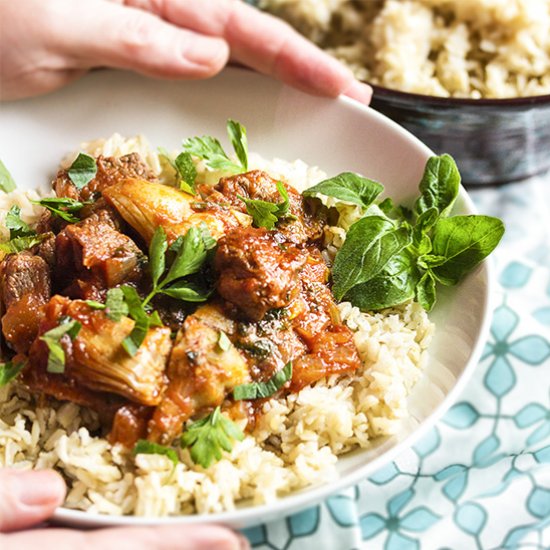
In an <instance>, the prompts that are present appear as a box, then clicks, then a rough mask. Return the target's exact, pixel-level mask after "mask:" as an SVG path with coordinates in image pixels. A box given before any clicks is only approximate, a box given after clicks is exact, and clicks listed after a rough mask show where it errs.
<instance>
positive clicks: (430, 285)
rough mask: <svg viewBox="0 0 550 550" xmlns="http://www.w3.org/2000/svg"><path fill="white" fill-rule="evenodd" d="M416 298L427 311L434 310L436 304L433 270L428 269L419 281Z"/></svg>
mask: <svg viewBox="0 0 550 550" xmlns="http://www.w3.org/2000/svg"><path fill="white" fill-rule="evenodd" d="M416 300H417V302H418V303H419V304H420V305H421V306H422V307H423V308H424V309H425V310H426V311H431V310H432V308H433V306H434V304H435V279H434V276H433V275H432V272H431V271H426V272H425V273H424V275H422V277H421V278H420V280H419V281H418V284H417V285H416Z"/></svg>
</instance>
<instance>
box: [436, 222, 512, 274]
mask: <svg viewBox="0 0 550 550" xmlns="http://www.w3.org/2000/svg"><path fill="white" fill-rule="evenodd" d="M503 235H504V224H503V223H502V221H501V220H499V219H498V218H493V217H490V216H454V217H452V218H444V219H440V220H439V221H438V222H437V223H436V225H435V227H434V230H433V237H432V245H433V250H432V253H433V254H434V255H435V256H444V257H445V258H447V261H446V262H445V263H443V264H441V265H438V266H435V267H434V268H433V275H434V276H435V277H436V278H437V279H438V280H439V281H440V282H443V283H444V284H445V282H446V283H447V284H448V283H451V284H456V283H457V282H458V281H459V280H460V279H461V278H462V277H464V276H465V275H466V274H467V273H469V272H470V271H471V270H472V269H474V267H476V266H477V265H478V264H479V263H480V262H481V261H482V260H483V259H484V258H486V257H487V256H488V255H489V254H490V253H491V252H492V251H493V250H494V249H495V248H496V246H497V245H498V243H499V242H500V239H501V238H502V236H503Z"/></svg>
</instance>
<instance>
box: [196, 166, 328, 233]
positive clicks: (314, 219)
mask: <svg viewBox="0 0 550 550" xmlns="http://www.w3.org/2000/svg"><path fill="white" fill-rule="evenodd" d="M277 182H278V180H276V179H273V178H272V177H271V176H269V174H267V173H265V172H262V171H261V170H254V171H252V172H246V173H245V174H238V175H236V176H231V177H228V178H222V179H220V181H219V183H218V184H217V185H216V186H215V187H214V188H210V187H208V186H206V185H202V186H200V187H199V191H200V193H201V194H202V195H203V196H204V197H205V199H206V200H210V201H213V202H218V203H229V204H230V205H231V206H232V207H233V208H235V209H237V210H240V211H241V212H246V205H245V204H244V202H243V201H242V200H241V199H240V198H239V196H241V197H245V198H249V199H255V200H262V201H266V202H272V203H280V202H282V201H283V198H282V197H281V194H280V193H279V190H278V189H277ZM281 183H282V184H283V185H284V187H285V189H286V191H287V193H288V199H289V213H290V214H292V215H293V216H294V217H295V219H288V220H284V219H283V220H281V221H280V222H279V223H278V225H277V229H278V230H279V231H280V232H282V233H283V234H284V235H285V237H286V239H287V240H289V241H291V242H294V243H296V244H298V243H304V242H306V241H312V240H313V241H314V240H318V239H320V238H321V237H322V234H323V226H324V219H323V216H322V215H321V212H314V211H313V209H314V208H317V207H318V204H316V203H315V202H311V201H306V200H304V198H303V197H302V196H301V195H300V193H298V191H296V189H294V187H292V186H291V185H288V184H286V183H285V182H281Z"/></svg>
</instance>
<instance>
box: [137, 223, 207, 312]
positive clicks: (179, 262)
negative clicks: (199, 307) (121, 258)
mask: <svg viewBox="0 0 550 550" xmlns="http://www.w3.org/2000/svg"><path fill="white" fill-rule="evenodd" d="M215 246H216V240H215V239H213V238H212V235H210V232H209V231H208V228H207V227H206V225H204V224H202V225H201V226H200V227H191V228H190V229H189V230H188V231H187V233H186V234H185V235H184V236H183V237H178V239H176V241H174V243H173V244H172V246H171V247H170V251H171V252H175V257H174V259H173V260H172V262H171V264H170V266H169V268H168V272H167V273H166V274H165V275H164V277H162V276H163V274H164V272H165V271H166V251H167V250H168V243H167V240H166V233H165V232H164V229H162V227H157V229H156V231H155V234H154V235H153V239H152V240H151V245H150V246H149V269H150V272H151V280H152V282H153V288H152V290H151V292H150V293H149V294H148V296H147V297H146V298H145V300H144V305H147V304H148V303H149V302H150V301H151V300H152V298H153V297H154V296H156V295H157V294H159V293H160V294H166V295H167V296H171V297H173V298H177V299H180V300H184V301H189V302H204V301H206V300H207V299H208V296H209V293H208V292H206V293H205V292H201V291H200V290H199V289H198V288H197V287H196V286H195V285H193V284H192V283H191V282H189V280H188V279H186V278H187V277H189V276H190V275H194V274H196V273H198V272H199V271H200V270H201V269H202V267H203V265H204V264H205V262H206V259H207V257H208V253H209V251H210V250H211V249H213V248H214V247H215ZM161 277H162V279H161Z"/></svg>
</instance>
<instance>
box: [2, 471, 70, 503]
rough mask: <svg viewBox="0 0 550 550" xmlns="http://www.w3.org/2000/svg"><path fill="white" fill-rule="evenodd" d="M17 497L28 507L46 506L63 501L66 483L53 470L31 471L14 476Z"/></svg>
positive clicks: (17, 473)
mask: <svg viewBox="0 0 550 550" xmlns="http://www.w3.org/2000/svg"><path fill="white" fill-rule="evenodd" d="M12 479H13V489H14V491H15V495H14V496H15V497H16V498H17V500H18V501H19V502H21V503H22V504H24V505H26V506H45V505H47V504H52V503H56V502H59V503H61V502H62V501H63V498H64V496H65V482H64V481H63V479H62V478H61V476H60V475H59V474H56V473H55V472H53V471H51V470H30V471H25V472H16V473H14V475H13V478H12Z"/></svg>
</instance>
